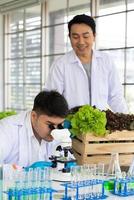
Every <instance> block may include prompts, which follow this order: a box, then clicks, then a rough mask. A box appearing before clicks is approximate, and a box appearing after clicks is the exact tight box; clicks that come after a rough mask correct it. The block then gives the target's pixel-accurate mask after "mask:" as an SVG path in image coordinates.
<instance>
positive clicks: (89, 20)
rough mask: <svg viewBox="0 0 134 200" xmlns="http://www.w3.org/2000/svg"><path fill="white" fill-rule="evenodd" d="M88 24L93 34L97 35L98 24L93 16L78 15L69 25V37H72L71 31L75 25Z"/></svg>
mask: <svg viewBox="0 0 134 200" xmlns="http://www.w3.org/2000/svg"><path fill="white" fill-rule="evenodd" d="M82 23H83V24H86V25H88V26H90V28H91V29H92V31H93V34H94V35H95V33H96V24H95V21H94V19H93V18H92V17H91V16H88V15H85V14H82V15H76V16H74V17H73V19H71V20H70V21H69V23H68V31H69V36H70V31H71V26H72V25H73V24H82Z"/></svg>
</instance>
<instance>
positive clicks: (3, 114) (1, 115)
mask: <svg viewBox="0 0 134 200" xmlns="http://www.w3.org/2000/svg"><path fill="white" fill-rule="evenodd" d="M15 114H16V112H15V111H3V112H0V119H3V118H5V117H8V116H10V115H15Z"/></svg>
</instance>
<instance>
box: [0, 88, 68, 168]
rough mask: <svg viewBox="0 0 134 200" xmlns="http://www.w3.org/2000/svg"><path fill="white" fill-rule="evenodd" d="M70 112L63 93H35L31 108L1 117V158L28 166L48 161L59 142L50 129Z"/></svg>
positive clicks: (56, 126) (7, 161) (4, 161)
mask: <svg viewBox="0 0 134 200" xmlns="http://www.w3.org/2000/svg"><path fill="white" fill-rule="evenodd" d="M67 114H68V105H67V102H66V100H65V98H64V97H63V96H62V95H61V94H59V93H58V92H56V91H42V92H40V93H39V94H38V95H37V96H36V97H35V100H34V105H33V109H32V111H25V112H22V113H20V114H18V115H14V116H10V117H7V118H4V119H3V120H0V141H1V142H0V160H1V162H2V161H3V163H11V164H13V163H14V164H18V165H20V166H24V167H26V166H29V165H31V164H32V163H34V162H36V161H48V160H49V157H50V156H51V153H52V150H53V147H55V145H56V142H58V141H55V140H54V138H53V137H52V135H51V131H52V130H53V129H55V128H58V127H59V126H61V124H62V123H63V121H64V118H65V117H66V115H67ZM61 137H62V135H61Z"/></svg>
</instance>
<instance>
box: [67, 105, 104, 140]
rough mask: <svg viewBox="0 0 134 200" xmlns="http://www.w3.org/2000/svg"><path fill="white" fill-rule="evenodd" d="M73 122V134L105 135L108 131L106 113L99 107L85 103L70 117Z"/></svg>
mask: <svg viewBox="0 0 134 200" xmlns="http://www.w3.org/2000/svg"><path fill="white" fill-rule="evenodd" d="M68 120H70V122H71V129H70V131H71V133H72V134H73V136H77V135H80V134H87V133H92V134H94V135H95V136H103V135H105V133H106V128H105V127H106V122H107V120H106V114H105V112H102V111H100V110H99V109H97V108H94V107H92V106H89V105H84V106H82V107H80V108H79V110H78V111H77V112H76V113H75V114H73V115H72V114H71V115H70V116H69V117H68Z"/></svg>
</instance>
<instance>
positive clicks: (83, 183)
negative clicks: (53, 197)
mask: <svg viewBox="0 0 134 200" xmlns="http://www.w3.org/2000/svg"><path fill="white" fill-rule="evenodd" d="M97 185H98V186H100V188H101V191H100V194H99V197H97V195H98V194H97V192H96V191H95V190H93V187H95V186H97ZM63 186H64V187H65V194H64V198H63V199H62V200H71V197H70V196H69V190H71V189H73V190H74V191H75V195H74V196H75V200H79V190H80V188H82V187H83V188H84V187H88V188H89V191H90V192H91V193H92V194H87V196H88V198H86V199H87V200H93V199H94V200H95V199H106V198H107V196H106V195H105V189H104V181H103V180H99V179H93V180H86V181H79V182H76V183H73V184H72V183H66V184H63Z"/></svg>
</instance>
